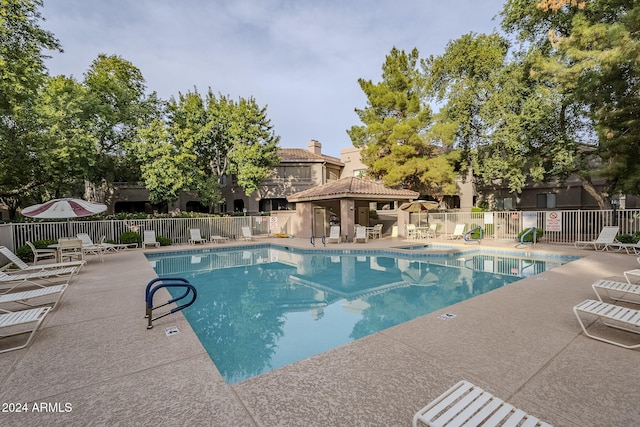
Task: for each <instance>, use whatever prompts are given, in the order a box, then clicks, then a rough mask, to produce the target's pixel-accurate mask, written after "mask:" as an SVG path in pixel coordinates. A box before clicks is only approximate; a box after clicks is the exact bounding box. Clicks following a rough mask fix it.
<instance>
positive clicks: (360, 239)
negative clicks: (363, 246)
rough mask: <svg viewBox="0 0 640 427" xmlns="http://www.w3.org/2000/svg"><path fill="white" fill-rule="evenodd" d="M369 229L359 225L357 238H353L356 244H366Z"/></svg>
mask: <svg viewBox="0 0 640 427" xmlns="http://www.w3.org/2000/svg"><path fill="white" fill-rule="evenodd" d="M366 241H367V227H364V226H362V225H359V226H357V227H356V236H355V237H354V238H353V242H354V243H366Z"/></svg>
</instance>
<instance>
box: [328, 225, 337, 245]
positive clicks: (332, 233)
mask: <svg viewBox="0 0 640 427" xmlns="http://www.w3.org/2000/svg"><path fill="white" fill-rule="evenodd" d="M327 243H340V226H339V225H332V226H331V228H330V229H329V237H327Z"/></svg>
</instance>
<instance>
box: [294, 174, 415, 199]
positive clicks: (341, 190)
mask: <svg viewBox="0 0 640 427" xmlns="http://www.w3.org/2000/svg"><path fill="white" fill-rule="evenodd" d="M418 196H419V193H417V192H415V191H411V190H404V189H401V190H396V189H393V188H388V187H385V186H384V185H382V184H379V183H377V182H374V181H370V180H367V179H362V178H356V177H347V178H342V179H339V180H337V181H331V182H328V183H326V184H324V185H320V186H318V187H314V188H310V189H308V190H304V191H300V192H298V193H295V194H292V195H291V196H289V197H288V198H287V200H288V201H290V202H308V201H313V200H325V199H336V198H377V199H415V198H417V197H418Z"/></svg>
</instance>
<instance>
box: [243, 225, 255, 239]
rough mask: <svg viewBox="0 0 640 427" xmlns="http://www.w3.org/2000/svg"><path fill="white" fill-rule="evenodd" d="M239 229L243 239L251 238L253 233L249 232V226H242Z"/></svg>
mask: <svg viewBox="0 0 640 427" xmlns="http://www.w3.org/2000/svg"><path fill="white" fill-rule="evenodd" d="M241 230H242V239H243V240H253V235H252V234H251V229H250V228H249V227H242V228H241Z"/></svg>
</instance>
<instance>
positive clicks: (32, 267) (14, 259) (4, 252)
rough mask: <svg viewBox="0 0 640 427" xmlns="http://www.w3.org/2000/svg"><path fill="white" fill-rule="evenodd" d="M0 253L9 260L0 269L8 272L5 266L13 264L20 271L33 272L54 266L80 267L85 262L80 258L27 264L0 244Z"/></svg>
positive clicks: (51, 268) (50, 268) (53, 267)
mask: <svg viewBox="0 0 640 427" xmlns="http://www.w3.org/2000/svg"><path fill="white" fill-rule="evenodd" d="M0 253H1V254H2V255H4V256H5V257H6V258H7V259H8V260H9V264H7V265H5V266H4V267H3V268H2V269H0V270H3V271H8V272H11V270H7V268H8V267H11V266H12V265H15V266H16V267H17V268H19V269H20V271H22V272H25V273H27V272H33V271H42V270H53V269H56V268H64V267H78V268H80V267H82V266H83V265H85V264H86V261H85V260H80V261H68V262H56V263H48V264H34V265H29V264H27V263H26V262H24V261H22V260H21V259H20V257H18V255H16V254H14V253H13V252H12V251H10V250H9V248H7V247H6V246H0Z"/></svg>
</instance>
